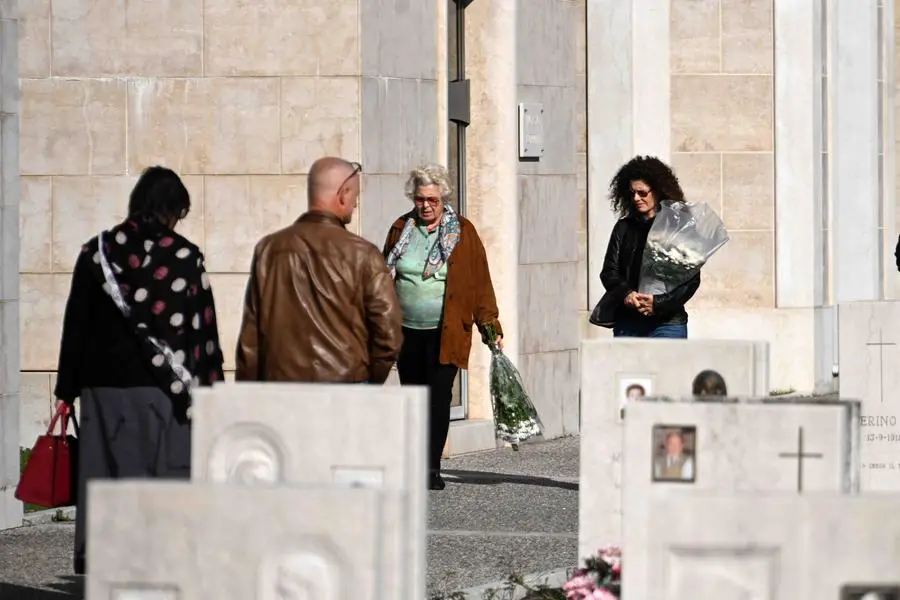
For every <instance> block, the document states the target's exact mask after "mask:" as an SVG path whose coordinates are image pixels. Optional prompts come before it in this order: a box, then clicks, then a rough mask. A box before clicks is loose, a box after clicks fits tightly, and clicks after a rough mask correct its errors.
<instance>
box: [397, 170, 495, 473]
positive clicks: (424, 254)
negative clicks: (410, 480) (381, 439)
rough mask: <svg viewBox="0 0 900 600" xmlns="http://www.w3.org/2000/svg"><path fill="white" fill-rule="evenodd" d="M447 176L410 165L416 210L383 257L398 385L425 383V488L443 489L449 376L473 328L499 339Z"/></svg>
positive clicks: (483, 268) (473, 235) (471, 231)
mask: <svg viewBox="0 0 900 600" xmlns="http://www.w3.org/2000/svg"><path fill="white" fill-rule="evenodd" d="M451 194H452V190H451V187H450V178H449V176H448V174H447V170H446V169H445V168H444V167H441V166H437V165H426V166H422V167H418V168H417V169H414V170H413V171H412V172H411V173H410V175H409V179H408V180H407V182H406V196H407V197H408V198H409V199H410V200H412V201H413V204H414V208H413V209H412V210H411V211H409V212H408V213H406V214H405V215H403V216H401V217H400V218H399V219H397V220H396V221H395V222H394V224H393V225H392V226H391V229H390V231H389V232H388V235H387V240H386V241H385V244H384V256H385V259H386V260H387V265H388V268H390V270H391V275H392V276H393V277H394V281H395V285H396V289H397V296H398V297H399V299H400V306H401V308H402V310H403V347H402V349H401V350H400V357H399V360H398V361H397V369H398V371H399V372H400V382H401V383H402V384H404V385H424V386H428V389H429V392H430V396H431V405H430V407H431V414H430V422H429V449H428V455H429V458H428V468H429V488H430V489H433V490H442V489H444V480H443V479H442V478H441V454H442V453H443V450H444V444H445V443H446V441H447V433H448V431H449V428H450V402H451V399H452V394H453V381H454V379H456V374H457V373H458V372H459V369H465V368H467V367H468V362H469V350H470V348H471V346H472V325H473V324H474V325H476V326H477V327H478V329H479V331H480V332H481V336H482V341H484V342H485V343H486V342H487V339H488V338H487V331H488V328H489V327H490V328H493V330H494V331H495V332H496V333H497V336H498V338H501V337H502V329H501V327H500V322H499V321H498V310H497V301H496V298H495V297H494V287H493V284H492V283H491V274H490V271H489V269H488V262H487V256H486V255H485V252H484V245H483V244H482V243H481V238H479V237H478V232H477V231H475V227H474V226H473V225H472V223H471V222H470V221H469V220H467V219H466V218H464V217H462V216H460V215H459V214H457V212H456V211H455V210H453V207H452V206H451V205H450V204H449V200H450V197H451Z"/></svg>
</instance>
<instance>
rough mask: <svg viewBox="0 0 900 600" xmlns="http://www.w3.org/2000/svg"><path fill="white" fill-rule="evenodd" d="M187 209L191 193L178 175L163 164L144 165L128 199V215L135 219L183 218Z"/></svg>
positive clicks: (189, 204) (160, 219)
mask: <svg viewBox="0 0 900 600" xmlns="http://www.w3.org/2000/svg"><path fill="white" fill-rule="evenodd" d="M190 209H191V195H190V194H189V193H188V191H187V188H186V187H184V183H182V181H181V178H180V177H178V175H177V174H176V173H175V171H173V170H172V169H167V168H166V167H159V166H156V167H148V168H147V169H145V170H144V172H143V173H141V177H140V179H138V182H137V184H136V185H135V186H134V189H133V190H131V197H130V198H129V200H128V216H129V217H130V218H132V219H137V220H139V221H145V222H147V221H154V220H155V221H162V222H166V221H169V220H171V219H177V220H180V219H183V218H185V217H186V216H187V214H188V211H189V210H190Z"/></svg>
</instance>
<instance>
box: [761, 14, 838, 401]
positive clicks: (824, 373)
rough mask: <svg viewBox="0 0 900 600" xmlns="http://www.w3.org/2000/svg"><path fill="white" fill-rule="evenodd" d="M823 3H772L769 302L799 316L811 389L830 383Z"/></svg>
mask: <svg viewBox="0 0 900 600" xmlns="http://www.w3.org/2000/svg"><path fill="white" fill-rule="evenodd" d="M826 1H827V0H778V1H776V2H775V6H774V9H775V149H776V152H775V240H776V241H775V305H776V307H777V308H779V309H791V310H793V311H795V312H797V313H798V318H799V319H800V322H801V323H802V325H801V327H802V331H804V334H803V335H804V336H805V337H807V338H808V339H810V340H811V342H812V343H811V344H810V348H811V350H812V351H811V352H808V353H804V354H795V355H794V359H795V361H798V362H801V361H802V362H806V365H804V366H803V367H802V370H803V371H807V372H810V373H812V374H813V378H814V381H813V385H814V389H815V390H816V391H817V392H827V391H829V390H830V389H831V387H832V385H833V378H832V374H831V369H832V365H833V364H834V362H835V358H836V357H835V353H834V351H835V347H834V319H833V317H834V311H833V308H832V307H830V306H828V304H829V291H828V286H829V280H828V268H829V265H828V255H827V251H826V247H827V233H828V231H827V230H828V227H829V224H828V218H827V217H828V198H829V196H830V194H829V191H830V188H829V186H828V183H827V167H826V165H827V163H828V160H829V155H828V147H827V136H828V115H827V111H826V102H825V96H824V94H825V86H824V85H823V81H824V79H825V72H826V71H825V57H826V48H827V47H826V40H827V26H826V25H827V24H826V5H825V2H826Z"/></svg>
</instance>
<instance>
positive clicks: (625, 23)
mask: <svg viewBox="0 0 900 600" xmlns="http://www.w3.org/2000/svg"><path fill="white" fill-rule="evenodd" d="M631 10H632V9H631V3H630V2H624V1H623V0H587V39H588V44H587V84H586V85H587V126H588V133H587V183H588V192H587V194H588V201H587V205H588V206H587V218H588V233H587V235H588V299H589V301H588V311H590V310H591V309H593V307H594V305H595V304H596V303H597V301H598V300H600V298H601V297H602V296H603V292H604V290H603V284H602V283H600V270H601V269H602V267H603V257H604V255H605V254H606V246H607V244H608V243H609V234H610V232H611V231H612V228H613V225H614V224H615V221H616V218H615V215H613V214H612V212H610V210H609V202H608V201H607V200H606V195H607V186H608V184H609V180H610V179H611V178H612V176H613V174H614V173H615V172H616V169H618V168H619V167H620V166H621V165H622V164H623V163H624V162H626V161H627V160H628V159H629V158H631V155H632V150H633V147H634V144H633V142H634V137H633V127H632V122H633V106H632V101H631V98H632V86H633V83H632V70H631V40H632V23H631ZM666 56H668V54H666ZM588 331H589V332H590V333H592V334H594V333H600V330H599V329H598V328H597V327H593V326H589V327H588Z"/></svg>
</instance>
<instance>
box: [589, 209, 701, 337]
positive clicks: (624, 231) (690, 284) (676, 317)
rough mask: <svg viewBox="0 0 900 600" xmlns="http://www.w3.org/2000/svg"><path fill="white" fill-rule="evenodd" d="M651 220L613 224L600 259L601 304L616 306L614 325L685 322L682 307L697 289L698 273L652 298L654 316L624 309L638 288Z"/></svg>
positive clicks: (634, 219)
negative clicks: (607, 303)
mask: <svg viewBox="0 0 900 600" xmlns="http://www.w3.org/2000/svg"><path fill="white" fill-rule="evenodd" d="M651 225H653V219H646V220H645V219H642V218H640V217H634V216H628V217H624V218H622V219H619V221H618V222H617V223H616V225H615V227H613V230H612V235H610V237H609V246H608V247H607V249H606V258H604V259H603V270H602V271H601V272H600V281H602V282H603V287H604V288H606V292H607V297H605V298H604V301H606V302H609V303H610V304H612V305H614V306H617V308H616V312H615V322H616V324H617V325H621V324H628V323H635V324H641V325H662V324H664V323H679V324H680V323H687V321H688V316H687V312H686V311H685V310H684V305H685V304H686V303H687V301H688V300H690V299H691V297H693V295H694V294H695V293H696V292H697V288H699V287H700V273H699V272H698V273H697V274H696V275H695V276H694V277H693V278H691V279H690V280H689V281H687V282H685V283H684V284H682V285H680V286H679V287H677V288H675V289H674V290H672V291H671V292H668V293H666V294H658V295H655V296H653V314H652V315H650V316H644V315H642V314H641V313H639V312H638V311H637V309H636V308H634V307H632V306H625V304H624V302H625V297H626V296H627V295H628V294H629V293H631V292H633V291H635V290H637V289H638V284H639V283H640V277H641V258H642V257H643V255H644V246H645V245H646V243H647V234H648V233H649V232H650V226H651Z"/></svg>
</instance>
